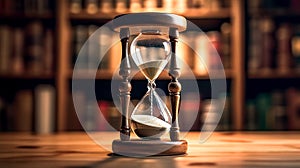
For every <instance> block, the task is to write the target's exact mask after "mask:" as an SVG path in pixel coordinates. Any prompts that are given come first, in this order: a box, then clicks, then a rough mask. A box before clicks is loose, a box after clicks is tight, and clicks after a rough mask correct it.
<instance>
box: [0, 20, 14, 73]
mask: <svg viewBox="0 0 300 168" xmlns="http://www.w3.org/2000/svg"><path fill="white" fill-rule="evenodd" d="M11 31H12V30H11V28H10V27H9V26H5V25H3V26H0V37H1V38H0V73H2V74H3V73H8V72H9V68H10V67H9V63H10V57H11V51H12V47H11V45H12V41H11V39H12V33H11Z"/></svg>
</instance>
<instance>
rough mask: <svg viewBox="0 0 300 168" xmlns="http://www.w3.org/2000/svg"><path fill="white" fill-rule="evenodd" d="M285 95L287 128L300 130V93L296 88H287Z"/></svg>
mask: <svg viewBox="0 0 300 168" xmlns="http://www.w3.org/2000/svg"><path fill="white" fill-rule="evenodd" d="M286 97H287V100H286V102H287V121H288V129H289V130H300V117H299V116H300V115H299V111H300V93H299V91H298V90H297V89H296V88H289V89H287V91H286Z"/></svg>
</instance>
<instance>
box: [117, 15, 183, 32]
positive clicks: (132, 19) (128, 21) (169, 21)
mask: <svg viewBox="0 0 300 168" xmlns="http://www.w3.org/2000/svg"><path fill="white" fill-rule="evenodd" d="M186 25H187V22H186V19H185V18H184V17H182V16H179V15H175V14H170V13H157V12H143V13H131V14H124V15H119V16H116V17H115V19H114V20H113V29H114V30H115V31H117V32H119V31H120V29H121V28H129V29H130V28H134V27H145V28H146V29H147V28H148V27H151V28H155V27H165V28H177V29H178V31H179V32H181V31H184V30H185V29H186Z"/></svg>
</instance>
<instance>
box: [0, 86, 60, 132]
mask: <svg viewBox="0 0 300 168" xmlns="http://www.w3.org/2000/svg"><path fill="white" fill-rule="evenodd" d="M55 92H56V91H55V89H54V87H53V86H52V85H46V84H42V85H38V86H36V87H35V88H34V89H33V90H31V89H28V90H20V91H18V92H17V93H16V94H15V96H14V99H13V100H12V101H8V100H7V99H5V98H4V97H0V130H1V131H22V132H34V133H36V134H51V133H53V132H54V130H55V123H56V122H55V116H56V115H55V102H56V100H55V99H56V93H55Z"/></svg>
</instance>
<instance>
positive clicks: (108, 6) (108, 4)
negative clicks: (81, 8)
mask: <svg viewBox="0 0 300 168" xmlns="http://www.w3.org/2000/svg"><path fill="white" fill-rule="evenodd" d="M125 10H126V0H116V12H119V13H123V12H125ZM100 11H101V12H103V13H111V12H112V11H113V1H112V0H102V1H101V3H100Z"/></svg>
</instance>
